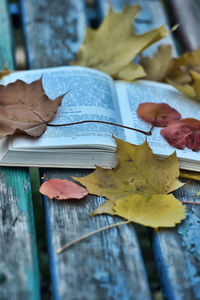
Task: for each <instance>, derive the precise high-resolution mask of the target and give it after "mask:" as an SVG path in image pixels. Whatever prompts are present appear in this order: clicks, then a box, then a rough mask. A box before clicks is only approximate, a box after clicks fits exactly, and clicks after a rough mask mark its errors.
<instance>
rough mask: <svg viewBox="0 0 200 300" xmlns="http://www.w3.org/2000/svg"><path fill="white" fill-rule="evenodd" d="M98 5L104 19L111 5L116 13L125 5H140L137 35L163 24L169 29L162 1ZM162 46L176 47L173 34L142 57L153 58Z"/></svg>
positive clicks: (107, 0)
mask: <svg viewBox="0 0 200 300" xmlns="http://www.w3.org/2000/svg"><path fill="white" fill-rule="evenodd" d="M98 3H99V10H100V14H101V16H102V18H103V17H104V16H105V15H106V13H107V12H108V9H109V6H110V5H112V7H113V9H114V10H115V11H121V10H122V9H123V7H124V6H125V5H131V4H139V5H140V7H141V11H140V13H139V14H138V16H137V17H136V20H135V23H134V28H135V32H136V34H142V33H144V32H146V31H149V30H152V29H154V28H156V27H159V26H161V25H163V24H165V25H166V27H167V28H169V23H168V19H167V16H166V13H165V10H164V7H163V3H162V1H161V0H98ZM161 44H162V45H172V46H174V40H173V36H172V34H171V35H168V36H167V37H165V38H164V39H162V40H161V41H159V42H157V43H156V44H154V45H152V46H151V47H149V48H148V49H146V50H144V51H143V52H142V55H143V56H152V55H153V53H155V52H156V51H157V47H158V46H159V45H161ZM173 56H177V51H176V48H175V47H174V48H173Z"/></svg>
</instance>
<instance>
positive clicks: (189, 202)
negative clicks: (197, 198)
mask: <svg viewBox="0 0 200 300" xmlns="http://www.w3.org/2000/svg"><path fill="white" fill-rule="evenodd" d="M179 201H180V202H181V203H183V204H193V205H200V202H194V201H181V200H179Z"/></svg>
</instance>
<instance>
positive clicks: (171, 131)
mask: <svg viewBox="0 0 200 300" xmlns="http://www.w3.org/2000/svg"><path fill="white" fill-rule="evenodd" d="M160 133H161V135H162V136H163V137H164V138H165V139H166V140H167V141H168V143H169V144H170V145H171V146H173V147H175V148H178V149H184V148H185V147H187V148H189V149H191V150H193V151H200V121H199V120H196V119H192V118H187V119H182V120H179V121H173V122H171V123H169V124H168V125H167V127H166V128H164V129H162V130H161V131H160Z"/></svg>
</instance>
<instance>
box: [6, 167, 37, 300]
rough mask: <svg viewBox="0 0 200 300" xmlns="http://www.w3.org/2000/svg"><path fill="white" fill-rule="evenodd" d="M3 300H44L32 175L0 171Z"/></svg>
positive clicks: (15, 171)
mask: <svg viewBox="0 0 200 300" xmlns="http://www.w3.org/2000/svg"><path fill="white" fill-rule="evenodd" d="M0 178H1V181H0V243H1V247H0V299H13V300H14V299H20V300H21V299H23V300H25V299H26V300H27V299H28V300H33V299H40V287H39V271H38V261H37V252H36V240H35V231H34V218H33V208H32V199H31V190H30V181H29V177H28V172H27V170H25V169H19V168H0Z"/></svg>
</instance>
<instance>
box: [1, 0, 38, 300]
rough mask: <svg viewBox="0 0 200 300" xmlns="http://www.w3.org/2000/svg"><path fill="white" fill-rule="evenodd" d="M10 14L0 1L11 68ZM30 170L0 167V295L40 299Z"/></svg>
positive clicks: (3, 39)
mask: <svg viewBox="0 0 200 300" xmlns="http://www.w3.org/2000/svg"><path fill="white" fill-rule="evenodd" d="M9 25H10V22H9V15H8V11H7V6H6V2H5V0H1V1H0V68H2V67H3V66H4V64H5V63H6V64H7V66H8V67H9V68H10V69H13V68H14V59H13V53H12V39H11V31H10V26H9ZM39 282H40V279H39V269H38V260H37V246H36V238H35V226H34V216H33V207H32V198H31V188H30V179H29V174H28V171H27V170H26V169H22V168H0V299H20V300H21V299H24V300H27V299H30V300H33V299H40V286H39Z"/></svg>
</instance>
